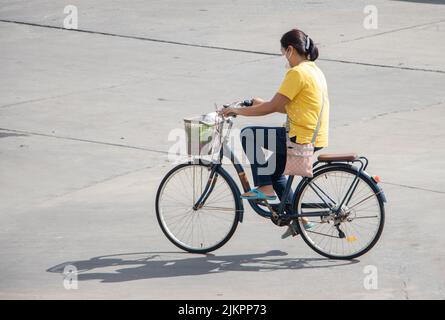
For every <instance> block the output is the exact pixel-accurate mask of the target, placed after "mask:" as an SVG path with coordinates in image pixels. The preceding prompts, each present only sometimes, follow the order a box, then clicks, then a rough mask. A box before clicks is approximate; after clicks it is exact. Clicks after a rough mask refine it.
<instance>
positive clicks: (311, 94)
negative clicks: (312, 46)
mask: <svg viewBox="0 0 445 320" xmlns="http://www.w3.org/2000/svg"><path fill="white" fill-rule="evenodd" d="M322 90H323V91H324V109H323V114H322V118H321V123H320V129H319V131H318V135H317V138H316V140H315V146H316V147H327V145H328V131H329V99H328V91H327V85H326V79H325V77H324V74H323V72H322V71H321V70H320V69H319V68H318V67H317V65H316V64H315V63H314V62H313V61H304V62H302V63H300V64H299V65H297V66H295V67H293V68H291V69H289V71H288V72H287V73H286V76H285V78H284V80H283V82H282V83H281V86H280V88H279V89H278V93H280V94H282V95H284V96H286V97H287V98H289V100H291V101H290V102H289V103H288V104H287V105H286V111H287V115H288V118H289V127H290V128H289V137H295V136H297V143H310V142H311V140H312V136H313V135H314V131H315V127H316V126H317V121H318V117H319V115H320V111H321V105H322V100H323V94H322Z"/></svg>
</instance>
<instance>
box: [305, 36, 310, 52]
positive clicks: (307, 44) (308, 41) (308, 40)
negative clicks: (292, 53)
mask: <svg viewBox="0 0 445 320" xmlns="http://www.w3.org/2000/svg"><path fill="white" fill-rule="evenodd" d="M310 45H311V38H309V36H306V46H305V48H306V51H307V50H309V47H310Z"/></svg>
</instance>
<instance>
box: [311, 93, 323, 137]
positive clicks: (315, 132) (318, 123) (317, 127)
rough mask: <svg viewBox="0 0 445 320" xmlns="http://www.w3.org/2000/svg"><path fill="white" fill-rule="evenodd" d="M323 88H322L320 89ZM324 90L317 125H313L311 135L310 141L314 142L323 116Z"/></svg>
mask: <svg viewBox="0 0 445 320" xmlns="http://www.w3.org/2000/svg"><path fill="white" fill-rule="evenodd" d="M322 90H323V89H322ZM324 100H325V99H324V91H323V102H322V104H321V110H320V114H319V115H318V121H317V126H316V127H315V131H314V135H313V136H312V140H311V143H312V144H314V143H315V140H316V139H317V135H318V130H320V125H321V118H322V116H323V109H324Z"/></svg>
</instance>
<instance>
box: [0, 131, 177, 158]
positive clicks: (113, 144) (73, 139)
mask: <svg viewBox="0 0 445 320" xmlns="http://www.w3.org/2000/svg"><path fill="white" fill-rule="evenodd" d="M0 130H2V131H9V132H17V133H22V134H27V135H33V136H41V137H48V138H54V139H62V140H72V141H79V142H87V143H95V144H100V145H105V146H113V147H119V148H128V149H136V150H142V151H149V152H155V153H160V154H165V155H166V154H168V152H167V151H162V150H156V149H151V148H145V147H137V146H132V145H127V144H120V143H112V142H104V141H98V140H88V139H80V138H73V137H65V136H57V135H51V134H46V133H39V132H32V131H24V130H14V129H7V128H0Z"/></svg>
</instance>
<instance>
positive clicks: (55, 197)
mask: <svg viewBox="0 0 445 320" xmlns="http://www.w3.org/2000/svg"><path fill="white" fill-rule="evenodd" d="M152 167H153V166H144V167H142V168H138V169H134V170H129V171H125V172H122V173H118V174H115V175H112V176H109V177H106V178H104V179H102V180H98V181H93V182H91V183H89V184H87V185H85V186H82V187H80V188H76V189H74V190H70V191H68V192H65V193H61V194H58V195H55V196H54V197H51V198H49V199H46V200H44V201H42V202H40V203H38V204H37V205H38V206H40V205H44V204H45V203H47V202H50V201H53V200H56V199H58V198H62V197H65V196H67V195H70V194H73V193H76V192H79V191H82V190H85V189H88V188H91V187H93V186H96V185H99V184H101V183H104V182H108V181H111V180H113V179H116V178H120V177H123V176H126V175H129V174H132V173H136V172H139V171H143V170H146V169H150V168H152Z"/></svg>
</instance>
